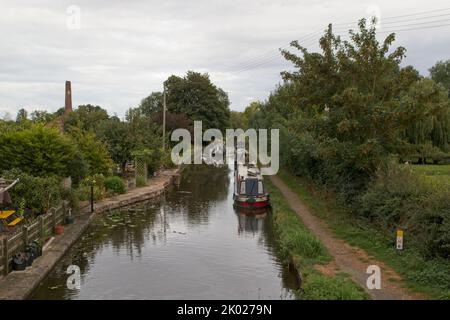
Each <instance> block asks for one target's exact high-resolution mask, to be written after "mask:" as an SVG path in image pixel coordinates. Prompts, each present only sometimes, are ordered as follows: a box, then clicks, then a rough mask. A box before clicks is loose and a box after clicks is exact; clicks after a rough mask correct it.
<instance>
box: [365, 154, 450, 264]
mask: <svg viewBox="0 0 450 320" xmlns="http://www.w3.org/2000/svg"><path fill="white" fill-rule="evenodd" d="M448 199H450V188H449V187H448V185H446V184H445V183H441V182H440V181H437V180H436V181H433V180H430V179H427V178H426V177H425V176H423V175H420V174H416V173H414V172H413V170H412V169H411V168H410V167H409V166H404V165H399V164H396V163H389V164H388V165H387V166H386V167H384V168H380V169H379V170H378V172H377V174H376V177H375V179H374V181H373V183H371V185H370V187H369V188H368V189H367V191H366V192H364V193H362V195H361V196H360V198H359V203H360V210H359V212H360V213H361V214H363V215H364V216H365V217H367V218H368V219H369V220H370V221H371V222H372V223H373V224H374V225H375V226H376V227H377V228H378V229H379V230H380V231H381V232H383V233H384V234H386V235H389V234H394V231H395V229H396V228H403V229H405V230H406V232H407V233H406V239H405V240H406V241H407V243H408V245H412V246H415V247H417V248H418V249H419V250H420V251H421V252H422V254H424V255H425V256H427V257H436V256H440V257H444V258H448V257H450V201H448Z"/></svg>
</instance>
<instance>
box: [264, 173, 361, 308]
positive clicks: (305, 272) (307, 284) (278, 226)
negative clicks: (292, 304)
mask: <svg viewBox="0 0 450 320" xmlns="http://www.w3.org/2000/svg"><path fill="white" fill-rule="evenodd" d="M266 185H267V187H268V189H269V192H270V198H271V202H272V207H273V220H274V226H275V231H276V233H277V236H278V239H279V248H280V251H281V255H282V257H283V259H284V260H285V262H286V263H288V262H289V261H291V262H292V263H293V264H294V266H295V268H296V269H297V270H298V272H299V273H300V275H301V278H302V289H301V290H298V292H296V294H297V297H298V298H299V299H305V300H311V299H321V300H324V299H328V300H349V299H355V300H356V299H368V298H369V296H368V295H367V293H366V292H364V291H363V289H362V288H360V287H359V286H358V285H357V284H355V283H354V282H353V281H351V279H349V277H348V276H346V275H345V274H337V275H334V276H329V275H324V274H322V273H321V272H319V271H318V270H317V269H316V268H315V266H316V265H324V264H327V263H328V262H330V261H331V257H330V255H329V254H328V252H327V250H326V248H325V247H324V246H323V245H322V243H321V242H320V241H319V240H317V239H316V238H315V237H314V235H313V234H312V233H311V232H310V231H309V230H308V229H307V228H306V227H305V226H304V225H303V223H302V222H301V220H300V218H299V217H298V215H297V214H296V213H295V212H294V211H293V210H292V209H291V208H290V207H289V205H288V204H287V203H286V201H285V199H284V198H283V196H282V194H281V193H280V191H279V190H278V189H277V188H276V187H275V186H274V185H273V184H272V183H271V182H270V181H269V180H268V179H267V180H266Z"/></svg>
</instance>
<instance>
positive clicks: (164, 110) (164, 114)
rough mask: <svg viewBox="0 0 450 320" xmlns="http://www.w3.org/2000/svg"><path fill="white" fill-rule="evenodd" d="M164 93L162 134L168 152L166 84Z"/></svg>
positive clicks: (164, 148) (164, 147)
mask: <svg viewBox="0 0 450 320" xmlns="http://www.w3.org/2000/svg"><path fill="white" fill-rule="evenodd" d="M163 86H164V91H163V134H162V140H163V150H166V85H165V84H164V85H163Z"/></svg>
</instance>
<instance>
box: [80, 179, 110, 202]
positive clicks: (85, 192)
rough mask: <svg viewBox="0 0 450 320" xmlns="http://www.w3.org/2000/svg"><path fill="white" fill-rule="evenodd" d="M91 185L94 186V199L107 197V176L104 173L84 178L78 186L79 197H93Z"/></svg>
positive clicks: (87, 198)
mask: <svg viewBox="0 0 450 320" xmlns="http://www.w3.org/2000/svg"><path fill="white" fill-rule="evenodd" d="M91 185H93V186H94V200H100V199H103V198H104V197H105V177H104V176H103V175H102V174H95V175H93V176H89V177H87V178H85V179H83V180H82V181H81V183H80V186H79V188H78V192H79V198H80V200H82V201H86V200H90V199H91Z"/></svg>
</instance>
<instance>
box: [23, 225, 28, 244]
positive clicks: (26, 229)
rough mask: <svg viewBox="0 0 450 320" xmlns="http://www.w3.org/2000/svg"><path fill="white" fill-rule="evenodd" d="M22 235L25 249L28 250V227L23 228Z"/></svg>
mask: <svg viewBox="0 0 450 320" xmlns="http://www.w3.org/2000/svg"><path fill="white" fill-rule="evenodd" d="M22 235H23V244H24V248H26V247H27V245H28V226H23V229H22Z"/></svg>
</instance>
